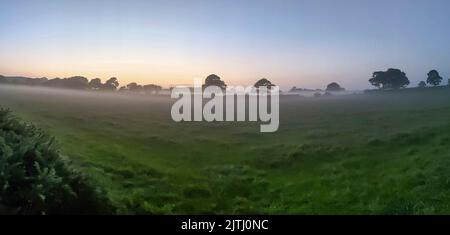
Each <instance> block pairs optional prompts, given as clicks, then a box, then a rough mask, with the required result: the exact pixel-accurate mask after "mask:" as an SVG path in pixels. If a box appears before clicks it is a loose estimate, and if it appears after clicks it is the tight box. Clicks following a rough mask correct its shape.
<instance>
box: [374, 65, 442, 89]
mask: <svg viewBox="0 0 450 235" xmlns="http://www.w3.org/2000/svg"><path fill="white" fill-rule="evenodd" d="M442 80H443V78H442V77H441V75H440V74H439V72H438V71H437V70H435V69H433V70H430V72H428V73H427V79H426V81H420V82H419V84H418V87H422V88H423V87H426V86H427V84H429V85H430V86H434V87H436V86H439V85H440V84H441V83H442ZM448 81H449V85H450V79H449V80H448ZM369 82H370V84H372V85H373V86H375V87H377V88H379V89H383V90H386V89H400V88H405V87H407V86H408V85H409V84H410V81H409V79H408V77H407V76H406V73H405V72H403V71H401V70H400V69H393V68H390V69H388V70H386V71H377V72H374V73H373V74H372V78H370V79H369Z"/></svg>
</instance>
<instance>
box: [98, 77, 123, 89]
mask: <svg viewBox="0 0 450 235" xmlns="http://www.w3.org/2000/svg"><path fill="white" fill-rule="evenodd" d="M117 87H119V81H118V80H117V78H115V77H112V78H110V79H108V81H106V82H105V84H103V86H102V89H104V90H108V91H115V90H117Z"/></svg>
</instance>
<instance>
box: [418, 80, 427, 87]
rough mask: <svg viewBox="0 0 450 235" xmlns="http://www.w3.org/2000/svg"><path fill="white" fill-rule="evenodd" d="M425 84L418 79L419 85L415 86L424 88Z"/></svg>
mask: <svg viewBox="0 0 450 235" xmlns="http://www.w3.org/2000/svg"><path fill="white" fill-rule="evenodd" d="M426 86H427V84H426V83H425V82H424V81H420V82H419V85H417V87H420V88H424V87H426Z"/></svg>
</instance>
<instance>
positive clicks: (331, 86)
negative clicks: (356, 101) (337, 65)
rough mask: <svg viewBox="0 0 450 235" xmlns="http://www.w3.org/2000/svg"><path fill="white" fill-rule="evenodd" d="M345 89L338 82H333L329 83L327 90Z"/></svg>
mask: <svg viewBox="0 0 450 235" xmlns="http://www.w3.org/2000/svg"><path fill="white" fill-rule="evenodd" d="M344 90H345V89H344V88H342V87H341V86H340V85H339V84H338V83H336V82H332V83H330V84H328V86H327V89H326V91H344Z"/></svg>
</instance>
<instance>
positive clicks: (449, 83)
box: [447, 78, 450, 86]
mask: <svg viewBox="0 0 450 235" xmlns="http://www.w3.org/2000/svg"><path fill="white" fill-rule="evenodd" d="M447 86H450V78H449V79H448V81H447Z"/></svg>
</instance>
